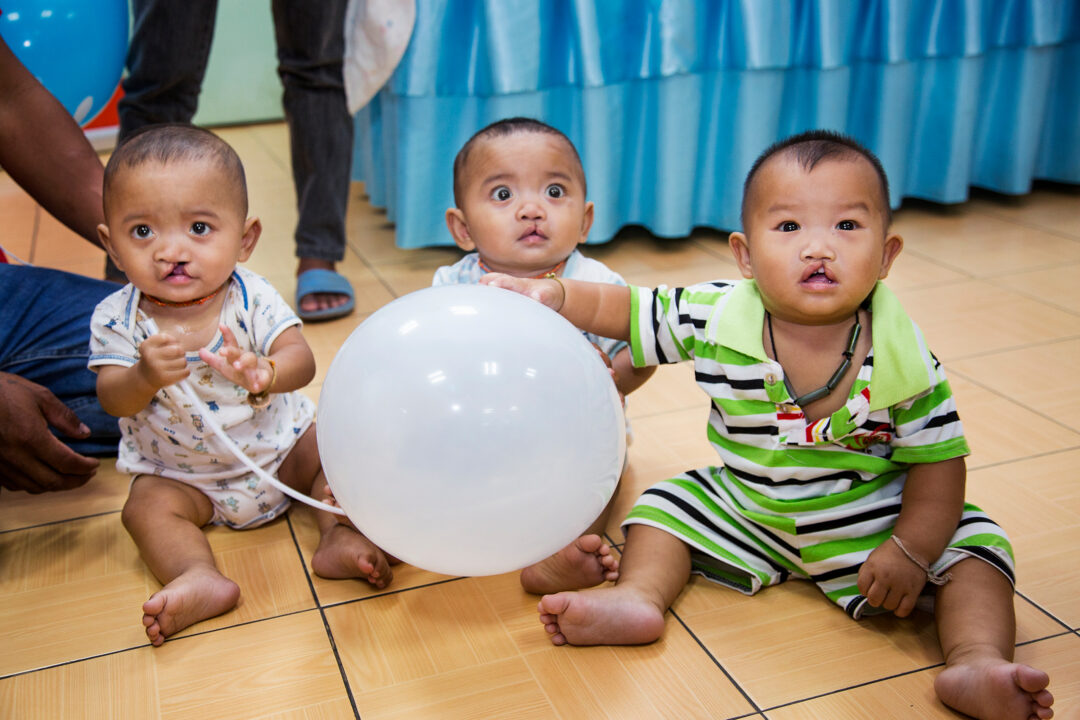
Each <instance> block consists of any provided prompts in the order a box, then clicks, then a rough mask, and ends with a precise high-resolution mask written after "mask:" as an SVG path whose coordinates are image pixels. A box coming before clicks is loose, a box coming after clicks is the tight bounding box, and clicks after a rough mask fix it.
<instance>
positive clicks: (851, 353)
mask: <svg viewBox="0 0 1080 720" xmlns="http://www.w3.org/2000/svg"><path fill="white" fill-rule="evenodd" d="M742 220H743V228H744V230H743V232H734V233H732V234H731V236H730V238H729V244H730V247H731V250H732V253H733V255H734V256H735V260H736V263H737V264H738V267H739V270H740V272H741V274H742V275H743V280H741V281H713V282H709V283H702V284H699V285H695V286H691V287H687V288H666V287H660V288H657V289H656V290H650V289H646V288H637V287H629V288H626V287H617V286H613V285H602V284H596V283H585V282H580V281H574V280H566V279H563V280H562V281H561V282H557V281H555V280H550V279H539V280H530V279H522V278H515V277H511V276H507V275H496V274H492V275H488V276H486V277H485V278H484V279H482V280H481V282H484V283H487V284H492V285H497V286H500V287H504V288H508V289H511V290H515V291H517V292H521V293H523V294H525V295H529V296H530V297H533V298H534V299H536V300H538V301H540V302H542V303H544V304H545V305H547V306H548V307H551V308H552V309H554V310H557V311H558V312H560V313H561V314H562V315H564V316H565V317H566V318H567V319H569V320H570V321H571V322H573V323H574V324H575V325H577V326H578V327H580V328H582V329H583V330H587V331H589V332H595V333H597V334H600V335H604V336H606V337H612V338H622V339H627V340H629V342H630V347H631V352H632V356H633V361H634V364H635V366H646V365H657V364H660V363H674V362H683V361H692V362H693V363H694V370H695V378H696V380H697V383H698V385H699V386H700V387H701V388H702V390H703V391H705V392H706V393H707V394H708V395H709V397H710V399H711V411H710V417H709V423H708V427H707V433H708V437H709V440H710V442H711V443H712V445H713V446H714V448H716V451H717V453H718V455H719V456H720V459H721V461H722V464H718V465H716V466H711V467H707V468H700V469H697V470H691V471H689V472H687V473H684V474H683V475H680V476H678V477H675V478H671V479H668V480H665V481H663V482H660V483H658V484H657V485H655V486H653V487H652V488H649V489H648V490H647V491H646V492H645V493H643V494H642V496H641V498H640V499H639V500H638V502H637V503H636V504H635V506H634V508H633V509H632V510H631V511H630V513H629V515H628V516H627V518H626V521H625V524H624V529H625V532H626V536H627V539H626V546H625V548H624V552H623V557H622V562H621V564H620V577H619V580H618V582H617V583H616V584H615V585H614V586H608V587H601V588H593V589H589V590H583V591H578V592H561V593H555V594H551V595H545V596H544V597H543V598H541V600H540V604H539V612H540V619H541V622H542V623H543V624H544V625H545V628H546V629H547V631H548V633H549V634H550V635H551V639H552V642H554V643H555V644H556V645H562V644H565V643H571V644H578V645H593V644H638V643H648V642H652V641H654V640H656V639H657V638H659V637H660V635H661V634H662V633H663V629H664V615H665V613H666V611H667V609H668V608H669V607H670V606H671V604H672V603H673V602H674V601H675V599H676V598H677V597H678V595H679V594H680V593H681V591H682V588H683V587H684V586H685V584H686V582H687V580H688V579H689V576H690V574H691V573H692V572H693V573H698V574H701V575H703V576H705V577H707V578H709V579H711V580H714V581H716V582H718V583H721V584H725V585H728V586H730V587H733V588H735V589H738V590H740V591H742V592H745V593H747V594H753V593H755V592H757V591H758V590H760V589H761V588H763V587H768V586H770V585H775V584H778V583H781V582H784V581H785V580H787V579H788V578H790V577H795V578H799V579H805V580H810V581H811V582H814V583H815V584H816V585H817V586H818V587H819V588H820V589H821V590H822V592H823V593H824V594H825V595H826V597H827V598H829V599H830V600H831V601H832V602H833V603H835V604H836V605H837V606H838V607H840V608H841V609H843V610H844V611H845V612H846V613H847V614H848V615H850V616H851V617H852V618H854V619H858V618H860V617H862V616H864V615H867V614H873V613H878V612H892V613H894V614H896V615H897V616H899V617H904V616H907V615H908V614H910V613H911V612H912V610H913V609H915V607H916V604H917V603H918V604H919V606H920V607H923V606H932V607H933V611H934V613H935V615H936V620H937V626H938V635H939V639H940V642H941V649H942V652H943V654H944V657H945V663H946V667H945V669H944V670H943V671H942V672H941V673H940V674H939V675H938V676H937V678H936V680H935V690H936V691H937V694H938V697H939V698H940V699H941V700H942V702H944V703H945V704H947V705H949V706H951V707H953V708H955V709H957V710H959V711H961V712H964V713H967V714H969V715H972V716H974V717H977V718H1016V719H1017V720H1028V718H1033V717H1034V718H1049V717H1051V716H1052V715H1053V711H1052V710H1051V707H1050V706H1051V705H1052V703H1053V696H1052V695H1051V694H1050V692H1049V690H1047V687H1048V685H1049V677H1048V675H1047V674H1046V673H1045V672H1043V671H1041V670H1038V669H1036V668H1032V667H1030V666H1027V665H1023V664H1018V663H1014V662H1013V661H1012V660H1013V650H1014V645H1015V634H1016V623H1015V614H1014V609H1013V582H1014V561H1013V556H1012V548H1011V545H1010V544H1009V541H1008V538H1007V537H1006V535H1005V533H1004V531H1002V530H1001V528H1000V527H998V526H997V525H996V524H995V523H994V522H993V521H992V520H991V519H990V518H989V517H987V516H986V515H985V513H983V512H982V511H981V510H979V509H978V508H977V507H975V506H973V505H971V504H968V503H965V501H964V486H965V479H966V469H965V462H964V456H965V455H967V454H968V452H969V451H968V446H967V442H966V440H965V439H964V435H963V428H962V426H961V423H960V420H959V416H958V415H957V412H956V406H955V403H954V401H953V397H952V392H951V390H950V388H949V384H948V381H947V380H946V378H945V373H944V370H943V368H942V367H941V364H940V363H939V362H938V361H937V359H936V358H935V357H934V356H933V354H932V353H931V352H930V351H929V349H928V348H927V346H926V342H925V339H924V338H923V336H922V333H921V332H920V331H919V329H918V327H917V326H916V325H915V324H914V323H913V322H912V321H911V319H910V318H909V317H908V316H907V314H906V313H905V312H904V311H903V308H902V307H901V306H900V304H899V301H898V300H897V299H896V297H895V296H894V295H893V294H892V293H891V292H890V291H889V289H888V288H887V287H886V286H884V285H883V284H881V282H880V281H881V280H882V279H884V278H885V277H886V275H887V274H888V272H889V269H890V267H891V266H892V263H893V261H894V260H895V259H896V257H897V255H898V254H899V253H900V251H901V249H902V248H903V240H902V238H901V237H900V236H899V235H898V234H896V233H894V232H892V231H891V229H890V224H891V220H892V218H891V211H890V207H889V190H888V181H887V179H886V176H885V172H884V170H883V169H882V167H881V164H880V162H879V161H878V160H877V158H876V157H875V156H874V155H873V154H872V153H871V152H870V151H869V150H867V149H865V148H864V147H862V146H861V145H859V144H858V143H857V142H855V141H853V140H851V139H850V138H847V137H844V136H842V135H838V134H835V133H831V132H827V131H812V132H809V133H803V134H802V135H798V136H795V137H792V138H789V139H787V140H784V141H781V142H779V143H776V144H775V145H773V146H772V147H770V148H768V149H767V150H766V151H765V152H764V153H763V154H762V155H761V157H759V158H758V160H757V161H756V162H755V164H754V166H753V167H752V168H751V170H750V173H749V174H748V176H747V179H746V183H745V186H744V191H743V205H742Z"/></svg>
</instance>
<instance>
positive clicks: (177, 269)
mask: <svg viewBox="0 0 1080 720" xmlns="http://www.w3.org/2000/svg"><path fill="white" fill-rule="evenodd" d="M190 277H191V275H190V274H189V273H188V271H187V263H176V264H175V265H173V266H172V269H171V270H169V272H167V273H166V274H165V279H166V280H171V279H177V280H180V279H187V278H190Z"/></svg>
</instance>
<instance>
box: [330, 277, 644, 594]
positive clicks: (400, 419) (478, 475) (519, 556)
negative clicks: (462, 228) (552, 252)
mask: <svg viewBox="0 0 1080 720" xmlns="http://www.w3.org/2000/svg"><path fill="white" fill-rule="evenodd" d="M316 427H317V429H318V442H319V452H320V454H321V456H322V464H323V468H324V470H325V472H326V477H327V480H328V482H329V483H330V487H331V489H332V490H333V492H334V496H335V497H336V498H337V501H338V502H339V503H340V504H341V507H342V508H343V509H344V510H345V512H346V514H347V515H348V517H349V519H350V520H352V522H353V523H354V524H355V525H356V526H357V528H359V529H360V531H361V532H363V533H364V534H365V535H366V536H367V537H368V538H369V539H370V540H371V541H372V542H374V543H375V544H377V545H378V546H379V547H381V548H382V549H383V550H384V551H385V552H387V553H390V554H391V555H394V556H396V557H398V558H400V559H401V560H403V561H405V562H407V563H409V564H411V565H415V566H417V567H421V568H424V569H427V570H432V571H435V572H440V573H445V574H448V575H493V574H497V573H502V572H507V571H510V570H516V569H519V568H522V567H526V566H528V565H531V564H532V563H535V562H537V561H539V560H542V559H543V558H545V557H547V556H549V555H551V554H553V553H554V552H556V551H557V550H559V549H561V548H562V547H564V546H565V545H567V544H569V543H570V542H571V541H572V540H573V539H574V538H575V537H577V536H578V535H580V534H581V533H582V532H583V531H584V530H585V529H586V528H587V527H588V526H589V525H590V524H591V523H592V521H593V520H595V519H596V517H597V516H598V515H599V514H600V512H601V511H602V510H603V508H604V506H605V505H606V504H607V502H608V500H609V499H610V498H611V495H612V493H613V492H614V490H615V486H616V484H617V483H618V480H619V475H620V473H621V471H622V465H623V458H624V457H625V454H626V428H625V421H624V419H623V411H622V403H621V402H620V401H619V396H618V393H617V392H616V390H615V386H614V383H612V381H611V375H610V373H609V372H608V369H607V367H606V366H605V365H604V363H603V361H602V360H601V359H600V356H599V354H598V353H597V351H596V348H594V347H593V346H592V344H590V343H589V342H588V341H587V340H586V339H585V338H584V336H583V335H582V334H581V332H580V331H578V330H577V329H575V328H574V327H573V326H572V325H571V324H570V323H569V322H567V321H566V320H565V319H564V318H563V317H562V316H560V315H559V314H558V313H555V312H552V311H551V310H549V309H548V308H546V307H544V306H542V305H540V304H539V303H537V302H535V301H533V300H530V299H528V298H525V297H523V296H521V295H518V294H515V293H512V292H510V291H508V290H502V289H499V288H492V287H488V286H484V285H448V286H441V287H433V288H427V289H424V290H420V291H418V292H415V293H411V294H409V295H406V296H404V297H401V298H399V299H397V300H394V301H393V302H391V303H389V304H387V305H385V306H384V307H382V308H381V309H379V310H378V311H377V312H375V313H374V314H373V315H371V317H369V318H368V319H367V320H365V321H364V322H363V323H362V324H361V325H360V326H359V327H358V328H356V330H354V331H353V333H352V334H351V335H350V336H349V338H348V339H347V340H346V341H345V344H344V345H343V346H342V347H341V349H340V350H339V351H338V353H337V355H336V356H335V358H334V361H333V363H331V365H330V369H329V372H328V373H327V376H326V380H325V382H324V383H323V388H322V393H321V395H320V397H319V409H318V423H317V426H316Z"/></svg>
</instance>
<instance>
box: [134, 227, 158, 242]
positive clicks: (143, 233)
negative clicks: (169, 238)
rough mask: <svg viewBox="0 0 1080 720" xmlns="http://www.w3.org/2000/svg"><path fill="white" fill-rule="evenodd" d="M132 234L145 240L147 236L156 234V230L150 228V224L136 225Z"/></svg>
mask: <svg viewBox="0 0 1080 720" xmlns="http://www.w3.org/2000/svg"><path fill="white" fill-rule="evenodd" d="M131 234H132V235H134V236H135V237H137V238H139V239H140V240H145V239H146V238H148V237H151V236H152V235H153V234H154V231H153V230H151V229H150V226H149V225H136V226H135V228H134V229H133V230H132V231H131Z"/></svg>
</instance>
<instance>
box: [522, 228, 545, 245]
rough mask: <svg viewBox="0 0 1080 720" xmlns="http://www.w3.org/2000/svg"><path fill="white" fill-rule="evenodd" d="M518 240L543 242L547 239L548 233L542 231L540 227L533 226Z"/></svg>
mask: <svg viewBox="0 0 1080 720" xmlns="http://www.w3.org/2000/svg"><path fill="white" fill-rule="evenodd" d="M518 240H524V241H525V242H541V241H543V240H547V235H544V233H542V232H541V231H540V228H538V227H536V226H533V227H531V228H529V229H528V230H527V231H525V232H524V233H522V234H521V237H519V238H518Z"/></svg>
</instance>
